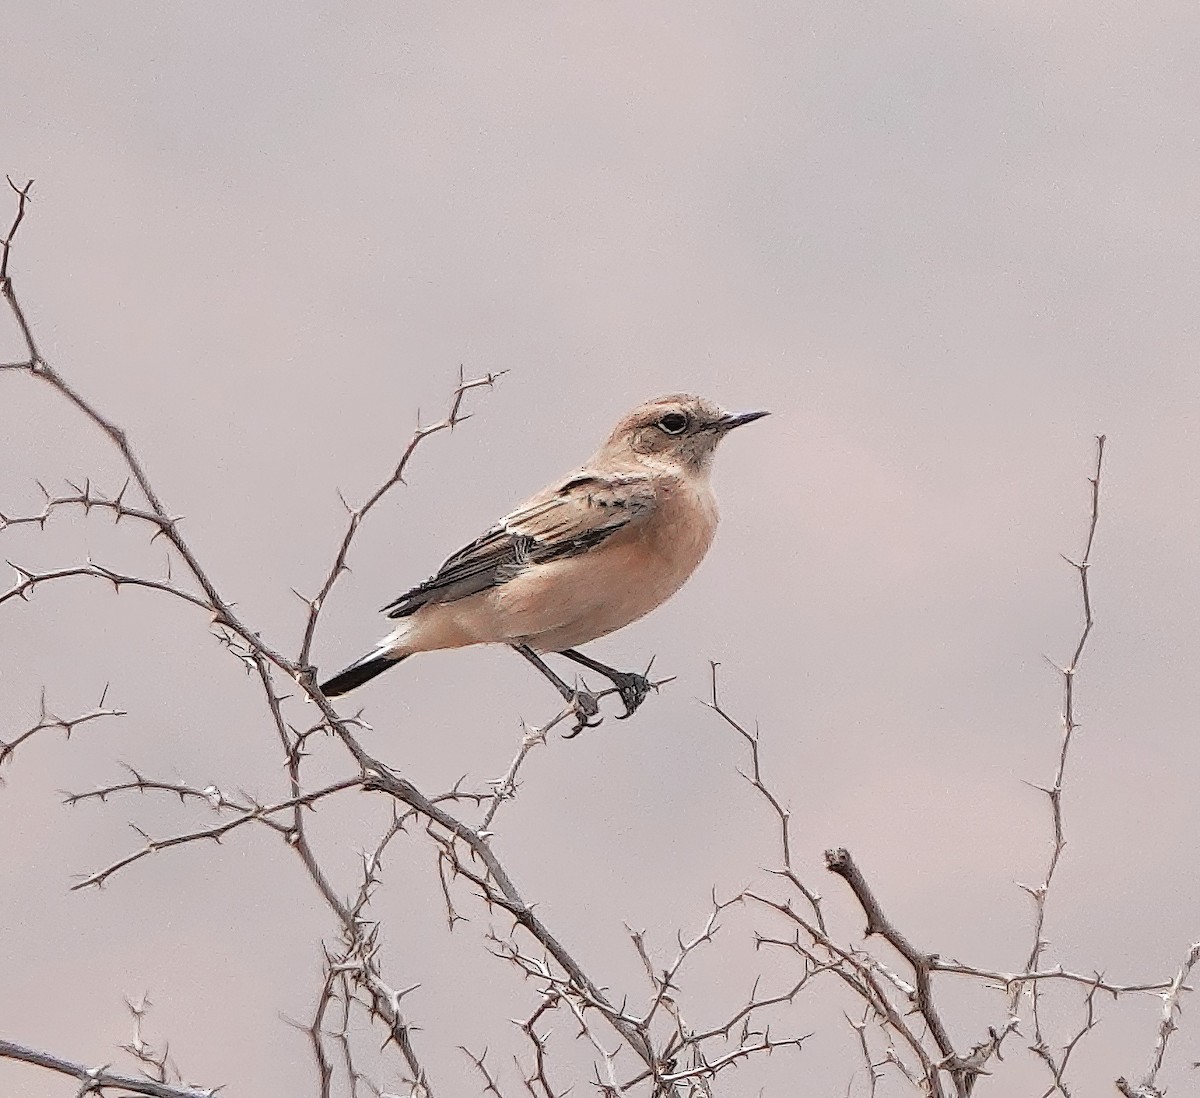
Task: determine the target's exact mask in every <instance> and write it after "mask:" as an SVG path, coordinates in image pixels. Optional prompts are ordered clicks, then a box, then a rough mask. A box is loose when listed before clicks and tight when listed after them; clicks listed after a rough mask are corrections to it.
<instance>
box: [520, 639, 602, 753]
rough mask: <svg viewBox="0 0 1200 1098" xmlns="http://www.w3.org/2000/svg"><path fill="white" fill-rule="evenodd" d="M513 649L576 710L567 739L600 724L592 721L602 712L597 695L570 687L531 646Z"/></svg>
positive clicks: (523, 645)
mask: <svg viewBox="0 0 1200 1098" xmlns="http://www.w3.org/2000/svg"><path fill="white" fill-rule="evenodd" d="M511 647H512V650H513V651H514V652H519V653H520V654H521V655H522V656H524V657H525V658H526V659H527V660H528V661H529V662H530V663H532V664H533V666H534V667H536V668H537V669H538V670H539V671H540V672H541V673H542V674H543V675H545V676H546V678H548V679H549V680H550V681H551V682H552V683H553V684H554V689H555V690H557V691H558V692H559V693H560V694H561V695H562V696H563V700H564V701H566V703H567V704H568V705H569V706H571V708H572V709H574V710H575V727H574V728H573V729H572V730H571V732H570V733H569V734H568V735H567V737H566V738H567V739H572V738H573V737H575V736H577V735H578V734H579V733H580V732H582V731H583V730H584V729H585V728H595V727H596V725H598V724H599V723H600V722H599V721H592V720H591V718H592V717H594V716H595V715H596V714H597V713H599V712H600V703H599V702H598V701H597V700H596V695H595V694H593V693H592V692H591V691H590V690H588V689H586V688H584V689H577V688H575V687H571V686H568V685H567V684H566V683H565V682H563V680H562V679H560V678H559V677H558V676H557V675H556V674H555V673H554V671H553V670H552V669H551V668H550V667H549V665H547V663H546V661H545V660H543V659H542V657H541V656H539V655H538V654H537V653H536V652H535V651H534V650H533V649H532V648H530V647H529V645H527V644H514V645H512V646H511Z"/></svg>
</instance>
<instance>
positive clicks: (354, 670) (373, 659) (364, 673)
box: [321, 649, 411, 698]
mask: <svg viewBox="0 0 1200 1098" xmlns="http://www.w3.org/2000/svg"><path fill="white" fill-rule="evenodd" d="M410 655H411V653H410V652H404V653H402V654H401V655H387V654H385V653H381V652H380V651H379V650H378V649H376V650H375V651H374V652H368V653H367V655H365V656H363V658H362V659H361V660H356V661H355V662H354V663H352V664H351V665H350V666H349V667H347V668H346V669H345V670H344V671H339V672H338V673H337V674H336V675H334V676H333V678H331V679H330V680H329V681H328V682H323V683H322V684H321V693H323V694H324V695H325V696H326V697H327V698H336V697H337V696H338V695H339V694H346V693H348V692H349V691H351V690H354V689H355V688H356V687H359V686H362V684H363V683H364V682H367V681H368V680H369V679H373V678H374V677H375V676H376V675H378V674H381V673H382V672H384V671H386V670H387V669H388V668H389V667H394V666H395V665H396V664H398V663H399V662H400V661H401V660H406V659H408V657H409V656H410Z"/></svg>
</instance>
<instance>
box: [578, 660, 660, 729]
mask: <svg viewBox="0 0 1200 1098" xmlns="http://www.w3.org/2000/svg"><path fill="white" fill-rule="evenodd" d="M559 655H560V656H566V657H567V659H569V660H574V661H575V662H576V663H578V664H582V665H583V666H584V667H587V668H590V669H591V670H592V671H595V672H596V674H597V675H603V676H604V677H605V678H606V679H608V681H609V682H611V683H612V684H613V686H615V687H616V688H617V693H618V694H620V695H621V701H623V702H624V703H625V712H624V713H622V714H621V715H620V716H619V717H617V720H619V721H623V720H624V719H625V718H626V717H632V716H633V711H634V710H635V709H636V708H637V707H638V706H639V705H641V704H642V702H644V701H645V700H646V695H647V694H649V693H650V691H651V690H652V689H653V688H654V683H652V682H651V681H650V680H649V679H648V678H646V676H645V675H639V674H638V673H637V672H636V671H617V670H616V669H615V668H612V667H608V666H606V665H605V664H603V663H600V662H599V661H598V660H594V659H592V657H591V656H585V655H584V654H583V653H582V652H580V651H578V650H576V649H574V648H564V649H563V650H562V651H561V652H559ZM646 670H647V671H649V670H650V669H649V668H646Z"/></svg>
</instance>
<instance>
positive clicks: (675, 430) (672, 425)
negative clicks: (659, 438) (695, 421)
mask: <svg viewBox="0 0 1200 1098" xmlns="http://www.w3.org/2000/svg"><path fill="white" fill-rule="evenodd" d="M658 425H659V427H661V428H662V429H663V430H664V431H665V432H666V433H667V434H668V435H682V434H683V432H684V431H686V430H687V425H688V417H687V416H685V415H684V414H683V413H682V412H668V413H667V414H666V415H665V416H663V417H662V419H660V420H659V421H658Z"/></svg>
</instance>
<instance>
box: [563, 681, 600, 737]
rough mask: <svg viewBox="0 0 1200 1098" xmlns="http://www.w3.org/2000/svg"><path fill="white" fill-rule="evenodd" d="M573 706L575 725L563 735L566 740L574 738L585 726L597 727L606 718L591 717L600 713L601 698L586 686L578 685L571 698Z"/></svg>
mask: <svg viewBox="0 0 1200 1098" xmlns="http://www.w3.org/2000/svg"><path fill="white" fill-rule="evenodd" d="M570 702H571V708H572V709H573V710H574V711H575V727H574V728H572V729H571V731H570V732H567V733H565V734H564V735H563V739H564V740H573V739H574V738H575V737H576V736H578V735H579V733H580V732H582V731H583V730H584V729H585V728H596V727H598V726H599V725H600V723H601V721H602V720H603V719H604V718H603V717H601V718H600V719H599V720H595V721H593V720H592V719H591V718H592V717H596V716H598V714H599V713H600V699H599V698H597V697H596V695H595V694H593V693H592V692H591V691H590V690H588V689H587V688H586V687H577V688H576V690H575V692H574V693H573V694H572V695H571V698H570Z"/></svg>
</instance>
